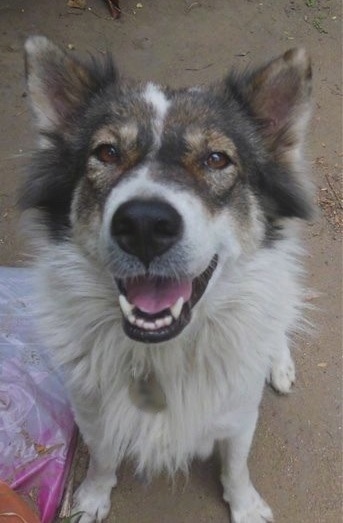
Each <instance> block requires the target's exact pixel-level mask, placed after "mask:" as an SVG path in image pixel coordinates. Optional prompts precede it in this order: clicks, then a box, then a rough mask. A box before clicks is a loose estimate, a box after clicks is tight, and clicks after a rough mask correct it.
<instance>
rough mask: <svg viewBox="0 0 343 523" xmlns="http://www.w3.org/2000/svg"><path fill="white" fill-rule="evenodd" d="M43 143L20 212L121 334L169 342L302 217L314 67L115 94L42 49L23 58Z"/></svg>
mask: <svg viewBox="0 0 343 523" xmlns="http://www.w3.org/2000/svg"><path fill="white" fill-rule="evenodd" d="M26 51H27V73H28V86H29V91H30V94H31V100H32V104H33V108H34V112H35V115H36V119H37V125H38V128H39V131H40V142H39V148H38V151H37V153H36V156H35V158H34V161H33V164H32V172H31V174H30V175H29V177H28V180H27V181H26V183H25V185H24V190H23V196H22V202H23V205H24V207H25V208H36V209H38V210H39V211H40V214H39V216H40V217H39V220H41V221H42V222H44V223H45V225H46V227H47V229H48V232H49V235H50V241H52V242H66V241H73V242H74V243H77V244H78V245H79V247H80V249H81V251H82V252H83V255H84V256H87V257H88V258H89V259H90V260H93V261H94V263H96V264H98V265H99V264H101V265H103V267H104V269H106V270H107V271H109V272H110V273H111V275H112V277H113V282H115V283H113V284H114V285H116V286H117V287H118V290H119V293H118V296H119V297H118V300H119V304H120V307H121V310H122V313H123V326H124V330H125V332H126V334H127V335H128V336H129V337H131V338H133V339H135V340H139V341H142V342H149V343H151V342H161V341H165V340H168V339H170V338H172V337H174V336H176V335H178V334H179V333H180V332H181V331H182V330H183V329H184V327H185V326H186V325H187V324H188V323H189V321H190V320H191V317H192V309H193V307H195V306H196V303H197V302H198V301H199V300H200V298H201V297H202V296H203V294H204V293H205V292H206V291H207V290H208V289H207V288H208V285H209V284H210V281H211V279H215V278H216V277H219V275H220V273H221V271H222V269H223V267H224V266H226V265H228V264H234V263H235V261H236V260H237V259H239V258H240V257H242V256H250V255H252V254H253V253H254V252H255V251H256V250H257V249H260V248H268V247H267V246H268V245H269V248H272V247H271V244H272V242H273V239H275V237H276V232H277V231H278V230H279V229H280V226H281V220H282V219H283V218H285V217H293V216H294V217H301V218H304V217H306V216H307V215H308V213H309V211H310V206H309V203H308V201H307V195H306V191H305V189H304V187H303V186H302V181H301V179H299V177H300V173H298V172H297V164H298V161H299V148H300V145H301V138H302V133H303V128H304V124H305V121H306V117H307V114H308V110H309V93H310V87H309V84H310V65H309V60H308V58H307V56H306V54H305V53H304V51H302V50H292V51H288V52H287V53H285V54H284V55H283V56H282V57H280V58H278V59H276V60H274V61H272V62H270V63H269V64H267V65H266V66H264V67H262V68H260V69H258V70H255V71H252V72H250V73H248V74H246V75H245V76H242V77H238V76H231V77H230V78H228V79H226V80H225V81H223V82H221V83H219V84H218V85H216V86H211V87H209V88H193V89H183V90H178V91H173V90H170V89H165V88H162V87H160V86H157V85H155V84H153V83H148V84H145V85H142V84H140V83H136V84H135V83H129V82H126V81H125V82H124V81H122V80H120V79H119V78H118V75H117V73H116V71H115V69H114V67H113V64H112V63H111V61H110V60H109V59H108V60H107V61H106V63H103V64H99V65H97V64H96V62H93V63H92V64H82V63H81V62H78V61H76V60H74V59H72V58H71V57H70V56H68V55H66V54H65V53H64V52H63V51H61V50H60V49H59V48H57V47H56V46H54V45H53V44H52V43H50V42H49V41H48V40H46V39H45V38H43V37H34V38H31V39H29V40H28V42H27V44H26Z"/></svg>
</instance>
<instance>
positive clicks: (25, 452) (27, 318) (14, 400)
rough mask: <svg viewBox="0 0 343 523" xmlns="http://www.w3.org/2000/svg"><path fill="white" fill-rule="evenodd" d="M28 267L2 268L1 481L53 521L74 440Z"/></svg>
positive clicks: (0, 348)
mask: <svg viewBox="0 0 343 523" xmlns="http://www.w3.org/2000/svg"><path fill="white" fill-rule="evenodd" d="M30 278H31V271H30V270H29V269H19V268H18V269H17V268H0V479H1V480H3V481H5V482H6V483H8V484H9V485H10V486H11V487H12V488H13V489H14V490H16V491H17V492H18V493H20V494H22V495H24V496H29V497H30V498H31V500H32V501H33V502H34V504H35V506H36V507H37V510H38V512H39V514H40V519H41V521H42V523H49V522H51V521H53V518H54V516H55V514H56V510H57V508H58V506H59V504H60V501H61V498H62V494H63V489H64V484H65V480H66V477H67V473H68V470H69V467H70V463H71V459H72V455H73V452H74V448H75V442H76V429H75V425H74V420H73V415H72V412H71V409H70V406H69V402H68V399H67V396H66V393H65V391H64V387H63V382H62V379H61V376H60V375H59V374H58V373H57V372H56V370H53V367H52V364H51V362H50V361H49V358H48V355H47V354H46V351H44V350H43V347H42V345H41V344H40V343H39V342H38V337H37V335H36V333H35V332H34V321H33V298H32V291H31V285H30Z"/></svg>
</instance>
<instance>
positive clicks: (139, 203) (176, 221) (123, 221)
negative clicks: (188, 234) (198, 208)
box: [111, 200, 182, 267]
mask: <svg viewBox="0 0 343 523" xmlns="http://www.w3.org/2000/svg"><path fill="white" fill-rule="evenodd" d="M111 232H112V236H113V238H114V239H115V240H116V241H117V243H118V245H119V246H120V247H121V248H122V249H123V250H124V251H125V252H128V253H129V254H133V255H135V256H137V257H138V258H139V259H140V260H141V261H142V262H143V263H144V265H145V266H146V267H148V266H149V264H150V262H151V261H152V260H153V258H155V257H156V256H160V255H161V254H163V253H164V252H166V251H168V249H170V248H171V247H172V246H173V245H174V244H175V243H176V241H177V240H178V239H179V238H180V236H181V233H182V219H181V216H180V215H179V213H178V212H177V211H176V210H175V209H174V207H172V206H171V205H170V204H169V203H166V202H164V201H162V200H129V201H128V202H125V203H123V204H122V205H120V207H119V208H118V209H117V211H116V212H115V214H114V216H113V218H112V226H111Z"/></svg>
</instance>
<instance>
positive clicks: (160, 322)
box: [155, 319, 164, 329]
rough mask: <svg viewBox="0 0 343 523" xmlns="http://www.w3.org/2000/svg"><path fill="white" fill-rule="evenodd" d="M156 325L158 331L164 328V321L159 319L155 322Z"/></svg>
mask: <svg viewBox="0 0 343 523" xmlns="http://www.w3.org/2000/svg"><path fill="white" fill-rule="evenodd" d="M155 325H156V327H157V329H160V328H161V327H164V319H159V320H156V321H155Z"/></svg>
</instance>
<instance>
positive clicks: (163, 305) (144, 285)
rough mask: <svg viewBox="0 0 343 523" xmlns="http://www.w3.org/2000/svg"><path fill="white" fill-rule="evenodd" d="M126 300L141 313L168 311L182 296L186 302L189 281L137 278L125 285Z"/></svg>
mask: <svg viewBox="0 0 343 523" xmlns="http://www.w3.org/2000/svg"><path fill="white" fill-rule="evenodd" d="M126 291H127V299H128V300H129V302H130V303H132V305H135V306H136V307H138V309H140V310H141V311H143V312H147V313H148V314H156V313H158V312H160V311H163V309H168V308H169V307H171V306H172V305H174V303H175V302H176V301H177V300H178V299H179V298H180V297H181V296H182V297H183V299H184V301H185V302H186V301H188V300H189V298H190V297H191V294H192V282H191V281H181V282H177V281H173V280H162V279H149V278H144V277H141V278H137V279H135V280H129V281H128V283H127V285H126Z"/></svg>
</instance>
